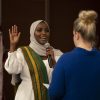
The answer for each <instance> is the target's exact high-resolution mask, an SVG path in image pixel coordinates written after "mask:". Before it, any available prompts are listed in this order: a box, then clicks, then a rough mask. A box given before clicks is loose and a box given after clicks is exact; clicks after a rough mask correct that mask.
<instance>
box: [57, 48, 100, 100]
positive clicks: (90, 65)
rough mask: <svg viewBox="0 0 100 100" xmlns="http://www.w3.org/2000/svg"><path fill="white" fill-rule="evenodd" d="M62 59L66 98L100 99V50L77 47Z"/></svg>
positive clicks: (77, 99) (74, 99)
mask: <svg viewBox="0 0 100 100" xmlns="http://www.w3.org/2000/svg"><path fill="white" fill-rule="evenodd" d="M62 59H63V67H64V74H65V77H66V78H65V83H66V84H65V87H67V88H65V89H66V90H64V91H65V92H66V91H67V92H66V93H65V96H64V98H65V99H64V100H66V98H67V100H100V52H98V51H97V50H96V49H93V50H92V51H86V50H85V49H82V48H76V49H74V50H73V51H72V52H70V53H67V54H65V55H64V56H63V57H62ZM66 60H67V61H66ZM68 62H69V63H68ZM70 62H72V63H70ZM59 64H60V63H59ZM62 77H63V76H62ZM58 84H59V83H58Z"/></svg>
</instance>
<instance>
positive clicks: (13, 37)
mask: <svg viewBox="0 0 100 100" xmlns="http://www.w3.org/2000/svg"><path fill="white" fill-rule="evenodd" d="M20 34H21V33H20V32H18V27H17V26H16V25H14V26H12V27H11V29H9V37H10V51H14V50H15V48H16V44H17V43H18V41H19V38H20Z"/></svg>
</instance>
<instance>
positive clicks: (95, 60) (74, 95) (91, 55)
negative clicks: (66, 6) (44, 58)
mask: <svg viewBox="0 0 100 100" xmlns="http://www.w3.org/2000/svg"><path fill="white" fill-rule="evenodd" d="M96 18H97V13H96V12H95V11H93V10H83V11H81V12H80V13H79V16H78V18H77V19H76V20H75V21H74V26H73V41H74V44H75V49H73V50H72V51H70V52H68V53H65V54H64V55H63V56H62V57H61V58H60V59H59V61H58V62H57V64H56V66H55V69H54V72H53V75H52V81H51V84H50V87H49V95H50V100H100V51H98V50H97V49H96V48H94V42H95V37H96Z"/></svg>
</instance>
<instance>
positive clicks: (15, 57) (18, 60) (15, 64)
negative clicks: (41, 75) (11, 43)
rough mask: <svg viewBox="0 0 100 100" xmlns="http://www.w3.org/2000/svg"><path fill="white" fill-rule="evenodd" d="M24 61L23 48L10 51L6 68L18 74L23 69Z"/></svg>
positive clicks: (9, 71)
mask: <svg viewBox="0 0 100 100" xmlns="http://www.w3.org/2000/svg"><path fill="white" fill-rule="evenodd" d="M22 63H24V57H23V54H22V52H21V49H18V50H17V51H14V52H11V53H10V52H8V58H7V59H6V62H5V65H4V67H5V69H6V71H7V72H8V73H10V74H18V73H20V72H21V70H22V65H23V64H22Z"/></svg>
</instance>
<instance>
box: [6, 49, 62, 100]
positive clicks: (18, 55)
mask: <svg viewBox="0 0 100 100" xmlns="http://www.w3.org/2000/svg"><path fill="white" fill-rule="evenodd" d="M55 51H56V50H55ZM54 54H55V59H56V61H57V60H58V58H59V57H60V56H61V55H62V52H60V51H59V50H57V52H54ZM43 62H44V64H45V65H46V69H47V74H48V79H49V82H50V80H51V74H52V71H53V69H52V68H50V67H49V65H48V61H47V60H43ZM5 69H6V71H7V72H8V73H9V74H19V73H21V79H22V82H21V84H20V85H19V87H18V90H17V93H16V95H15V100H34V91H33V87H32V82H31V76H30V72H29V68H28V66H27V63H26V61H25V58H24V56H23V54H22V51H21V49H20V48H19V49H17V51H14V52H12V53H10V52H8V58H7V60H6V62H5Z"/></svg>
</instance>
